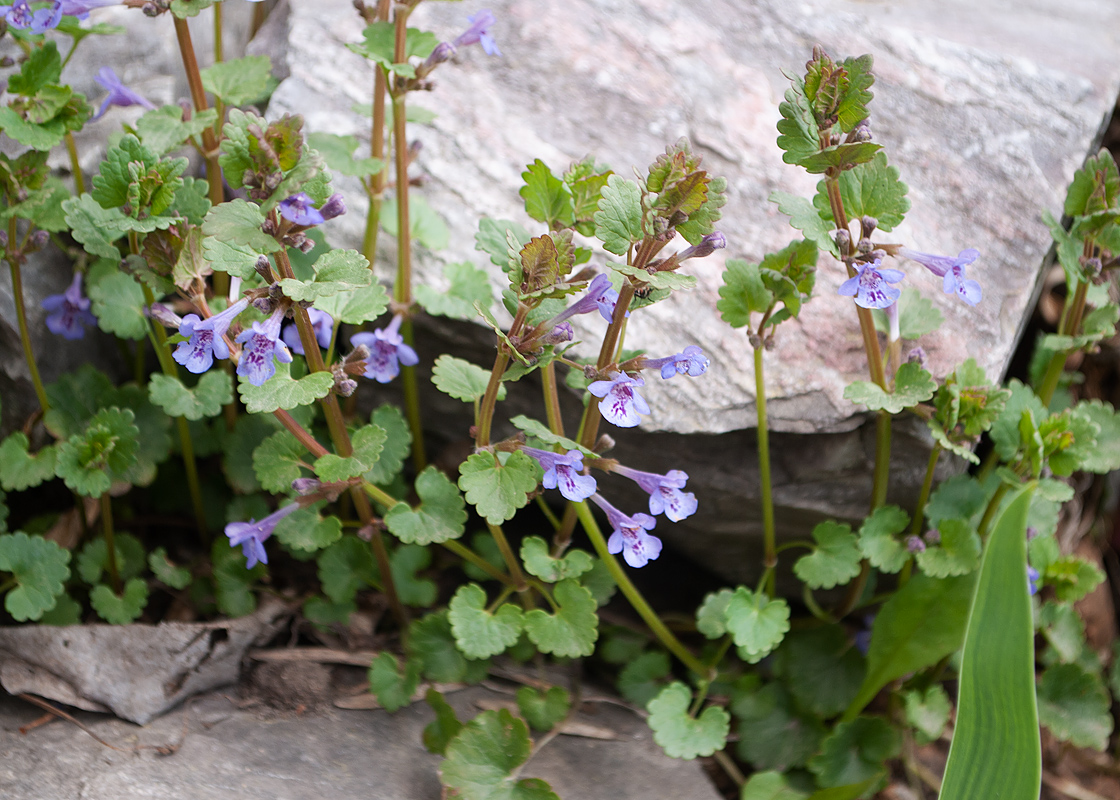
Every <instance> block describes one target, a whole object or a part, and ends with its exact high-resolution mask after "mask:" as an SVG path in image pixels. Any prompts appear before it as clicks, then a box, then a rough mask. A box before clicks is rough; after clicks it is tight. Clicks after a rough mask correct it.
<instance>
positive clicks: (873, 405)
mask: <svg viewBox="0 0 1120 800" xmlns="http://www.w3.org/2000/svg"><path fill="white" fill-rule="evenodd" d="M936 391H937V381H935V380H934V379H933V376H931V375H930V374H929V373H928V372H927V371H926V370H924V369H922V367H921V365H920V364H918V363H917V362H916V361H907V362H906V363H905V364H903V365H902V366H901V367H899V368H898V372H897V373H895V378H894V391H893V392H891V393H889V394H888V393H887V392H884V391H883V390H882V388H880V387H879V386H878V385H877V384H874V383H871V382H870V381H855V382H853V383H851V384H849V385H848V386H847V388H845V389H844V398H845V399H846V400H851V401H852V402H853V403H862V404H863V405H865V406H867V408H868V410H869V411H879V410H880V409H884V410H886V411H887V412H888V413H890V414H897V413H899V412H900V411H902V410H903V409H904V408H912V407H913V406H916V405H917V404H918V403H922V402H925V401H926V400H929V399H930V398H931V397H933V393H934V392H936Z"/></svg>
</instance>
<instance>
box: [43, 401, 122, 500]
mask: <svg viewBox="0 0 1120 800" xmlns="http://www.w3.org/2000/svg"><path fill="white" fill-rule="evenodd" d="M135 418H136V416H135V414H133V412H132V410H131V409H127V408H126V409H120V408H115V407H114V408H104V409H102V410H100V411H98V412H97V413H96V414H94V415H93V417H92V418H91V419H90V421H89V425H87V426H86V429H85V431H83V432H82V433H80V434H79V433H76V434H74V435H73V436H71V437H70V438H69V439H67V440H66V441H65V442H60V443H59V445H58V456H57V458H56V460H55V473H56V474H57V475H58V477H60V478H62V479H63V480H64V481H65V482H66V485H67V486H68V487H70V488H71V489H73V490H74V491H75V492H77V493H78V494H80V495H83V496H85V497H97V496H98V495H100V494H103V493H104V492H107V491H108V490H109V486H110V485H111V484H112V482H113V479H114V478H119V477H120V476H121V475H122V473H124V472H125V471H126V470H127V469H128V468H129V467H131V466H132V465H133V464H134V463H135V461H136V446H137V437H138V436H139V435H140V429H139V428H137V427H136V425H134V424H133V423H134V421H135Z"/></svg>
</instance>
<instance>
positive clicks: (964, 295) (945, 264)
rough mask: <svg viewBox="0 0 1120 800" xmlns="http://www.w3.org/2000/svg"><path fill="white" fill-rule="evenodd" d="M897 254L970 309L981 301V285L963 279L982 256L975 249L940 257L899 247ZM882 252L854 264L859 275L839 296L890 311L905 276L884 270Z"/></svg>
mask: <svg viewBox="0 0 1120 800" xmlns="http://www.w3.org/2000/svg"><path fill="white" fill-rule="evenodd" d="M896 250H897V253H898V255H900V256H902V257H904V258H908V259H910V260H911V261H915V262H917V263H919V264H921V265H922V266H924V267H925V268H926V269H928V270H929V271H930V272H932V273H933V274H934V275H936V276H938V277H939V278H941V279H942V288H943V289H944V290H945V293H946V294H955V295H956V296H957V297H959V298H960V299H961V300H963V301H964V302H966V303H968V304H969V305H970V306H974V305H976V304H977V303H979V302H980V299H981V296H982V295H983V292H982V290H981V288H980V284H979V283H977V282H976V281H974V280H971V279H969V278H966V277H965V276H964V268H965V267H966V266H967V265H969V264H971V263H972V262H973V261H975V260H976V259H977V258H979V257H980V251H979V250H976V249H974V248H971V247H970V248H968V249H967V250H962V251H961V252H960V253H958V254H957V256H956V257H955V258H954V257H953V256H939V255H933V254H931V253H922V252H919V251H917V250H911V249H910V248H909V247H898V248H896ZM884 255H886V254H885V253H884V252H883V251H882V250H873V251H872V252H871V256H873V258H872V259H871V260H870V261H863V262H857V263H855V264H853V268H854V269H855V270H856V274H855V275H854V276H852V277H851V278H848V280H846V281H844V282H843V283H842V284H840V288H839V289H837V293H838V294H841V295H844V296H845V297H854V298H855V302H856V305H858V306H862V307H863V308H889V307H890V306H892V305H894V303H895V302H896V301H897V300H898V298H899V295H900V294H901V290H899V289H897V288H895V287H894V286H891V284H892V283H898V282H899V281H901V280H902V279H903V278H904V277H905V275H904V273H902V272H900V271H899V270H897V269H885V268H884V267H883V265H882V258H883V256H884Z"/></svg>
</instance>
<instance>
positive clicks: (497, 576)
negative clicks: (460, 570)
mask: <svg viewBox="0 0 1120 800" xmlns="http://www.w3.org/2000/svg"><path fill="white" fill-rule="evenodd" d="M440 544H442V545H443V546H444V547H446V548H447V549H448V550H450V551H451V552H452V553H454V554H455V555H457V556H459V558H461V559H463V560H464V561H468V562H470V563H471V564H474V565H475V566H476V567H478V568H479V569H480V570H482V571H483V572H485V573H486V574H487V575H489V576H490V577H491V578H493V579H494V580H496V581H501V582H502V583H504V584H505V585H506V586H509V587H511V588H514V579H513V578H511V577H510V576H509V575H506V574H505V573H504V572H502V571H501V570H500V569H498V568H497V567H495V566H494V565H493V564H491V563H490V562H489V561H487V560H486V559H485V558H483V557H482V556H480V555H478V553H476V552H475V551H474V550H471V549H470V548H469V547H467V546H466V545H464V544H462V543H461V542H460V541H459V540H458V539H449V540H448V541H446V542H440Z"/></svg>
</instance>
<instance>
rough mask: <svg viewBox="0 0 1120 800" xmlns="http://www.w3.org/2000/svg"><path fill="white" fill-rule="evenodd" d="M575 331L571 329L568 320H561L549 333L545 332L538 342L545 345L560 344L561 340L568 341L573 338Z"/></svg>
mask: <svg viewBox="0 0 1120 800" xmlns="http://www.w3.org/2000/svg"><path fill="white" fill-rule="evenodd" d="M575 335H576V334H575V331H573V330H572V324H571V323H570V322H561V323H560V324H559V325H557V326H556V327H555V328H553V329H552V332H551V333H546V334H545V335H544V336H542V337H541V338H540V343H541V344H542V345H544V346H545V347H547V346H548V345H550V344H560V343H562V342H570V341H572V339H574V338H575Z"/></svg>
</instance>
